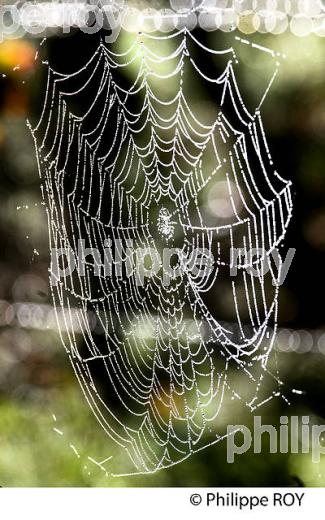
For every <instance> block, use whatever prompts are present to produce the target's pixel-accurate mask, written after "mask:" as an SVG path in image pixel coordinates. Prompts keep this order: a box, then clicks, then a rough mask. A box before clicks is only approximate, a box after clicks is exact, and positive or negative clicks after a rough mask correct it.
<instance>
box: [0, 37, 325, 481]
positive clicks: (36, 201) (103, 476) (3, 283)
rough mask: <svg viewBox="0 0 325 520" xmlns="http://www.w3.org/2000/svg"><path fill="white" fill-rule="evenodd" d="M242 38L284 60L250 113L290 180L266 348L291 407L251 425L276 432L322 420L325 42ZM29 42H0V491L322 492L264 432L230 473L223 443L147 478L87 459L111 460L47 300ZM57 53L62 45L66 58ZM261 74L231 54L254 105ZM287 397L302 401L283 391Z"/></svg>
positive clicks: (40, 81)
mask: <svg viewBox="0 0 325 520" xmlns="http://www.w3.org/2000/svg"><path fill="white" fill-rule="evenodd" d="M238 34H239V36H242V34H241V33H238ZM235 35H236V32H235V33H234V34H232V35H225V34H222V33H221V32H220V31H219V32H218V31H217V32H214V33H206V34H205V35H204V38H205V40H206V42H207V43H208V44H209V45H211V46H212V47H217V46H219V47H220V48H222V47H224V46H225V45H227V44H228V43H229V41H230V40H231V38H234V36H235ZM86 38H89V37H88V36H87V37H86ZM249 38H250V39H251V41H254V42H257V43H260V44H262V45H266V46H268V47H271V48H272V49H275V50H278V51H280V52H282V53H284V54H285V55H286V59H285V60H283V63H282V66H281V70H280V75H279V77H278V78H277V80H276V82H275V83H274V85H273V88H272V90H271V92H270V94H269V97H268V99H267V101H266V102H265V104H264V105H263V111H262V116H263V120H264V126H265V128H266V131H267V136H268V139H269V144H270V148H271V152H272V155H273V157H274V159H275V162H276V165H277V169H278V171H279V172H280V174H281V175H283V176H284V177H285V178H287V179H291V180H292V181H293V185H294V215H293V220H292V223H291V225H290V228H289V232H288V236H287V239H286V247H285V249H287V248H289V247H295V248H296V249H297V252H296V256H295V259H294V262H293V265H292V266H291V269H290V271H289V275H288V277H287V279H286V282H285V286H284V287H282V288H281V291H280V315H279V327H280V333H279V335H278V339H277V342H276V345H275V349H276V363H277V367H278V369H279V372H280V374H281V379H282V380H283V381H284V382H285V387H286V389H287V393H289V394H290V402H291V405H290V406H286V405H285V403H284V402H283V401H277V400H273V401H271V402H270V404H269V405H268V406H266V407H265V408H263V409H262V418H263V422H264V423H268V424H274V425H278V424H279V417H280V415H288V416H294V415H297V416H299V417H301V416H302V415H308V416H310V417H311V418H312V419H311V420H312V421H314V422H315V423H316V424H323V423H325V406H324V398H323V395H324V392H325V378H324V369H325V318H324V303H323V296H324V294H325V277H324V275H323V268H324V260H325V173H324V169H325V146H324V139H325V40H324V39H322V38H321V37H318V36H307V37H304V38H299V37H296V36H293V35H292V34H291V33H290V32H285V33H284V34H282V35H278V36H272V35H255V34H254V35H251V36H250V37H249ZM38 45H39V41H38V40H36V39H35V40H28V39H19V40H7V41H5V42H3V43H1V44H0V73H1V74H2V75H3V77H2V80H1V82H0V172H1V176H0V251H1V256H0V258H1V259H0V485H1V486H205V485H207V486H237V485H238V486H271V485H279V486H281V485H283V486H284V485H309V486H324V485H325V460H323V459H322V460H321V462H320V463H318V464H315V463H313V462H312V460H311V454H301V453H298V454H269V453H268V451H269V450H268V439H267V436H266V437H265V439H264V441H265V442H263V449H262V453H261V454H254V453H253V452H252V450H250V451H248V452H247V453H246V454H245V455H242V456H240V457H237V458H236V459H235V463H234V464H227V463H226V444H225V442H221V443H219V444H217V445H215V446H213V447H210V448H207V449H206V450H203V451H202V452H200V453H197V454H195V455H194V456H193V457H191V458H190V459H189V460H187V461H186V462H184V463H182V464H179V465H177V466H175V467H173V468H171V469H167V470H163V471H160V472H157V473H156V474H154V475H148V476H134V477H119V478H113V477H111V476H110V475H109V460H108V461H107V462H105V463H103V464H102V467H99V466H98V464H96V462H99V461H104V460H106V459H107V458H108V457H110V456H112V455H114V446H113V444H112V442H111V441H110V440H109V439H108V438H107V437H106V436H105V434H104V432H103V431H102V430H101V428H100V426H99V425H98V424H97V422H96V420H95V418H94V417H93V415H92V413H91V412H90V410H89V409H88V406H87V405H86V402H85V401H84V399H83V396H82V392H81V390H80V389H79V386H78V384H77V381H76V380H75V378H74V376H73V372H72V369H71V366H70V364H69V361H68V359H67V358H66V356H65V354H64V351H63V348H62V347H61V342H60V338H59V333H58V330H57V328H56V322H55V319H54V313H53V309H52V306H51V299H50V296H49V287H48V272H47V269H48V265H49V254H48V231H47V221H46V214H45V209H44V205H43V202H42V199H41V195H40V188H39V176H38V170H37V164H36V159H35V153H34V145H33V141H32V137H31V135H30V132H29V130H28V128H27V126H26V118H33V117H34V116H36V111H37V110H38V104H39V100H40V99H42V96H43V94H44V88H45V77H44V75H43V72H42V71H41V70H40V67H39V66H38V62H37V61H35V60H34V56H35V51H36V49H37V47H38ZM66 45H71V46H72V47H71V48H72V50H71V52H70V54H69V53H67V55H66V56H64V54H65V49H66ZM82 46H84V47H82ZM86 47H87V39H85V38H81V37H79V36H78V35H76V34H75V35H72V36H69V37H65V38H64V39H63V38H57V37H54V36H53V37H52V38H50V39H48V40H47V41H46V42H45V44H44V45H43V47H42V53H43V56H47V55H49V56H51V57H53V56H54V57H56V56H59V57H61V58H62V56H64V59H65V60H66V61H67V62H68V61H69V60H71V56H72V53H73V49H74V50H76V49H79V52H78V59H81V58H82V56H83V51H86ZM62 59H63V58H62ZM17 64H19V67H18V68H16V65H17ZM14 69H15V70H14ZM267 73H268V71H266V70H265V63H264V61H261V63H259V62H258V60H256V59H252V55H251V54H250V48H249V47H247V48H245V46H243V47H242V51H241V54H240V65H239V78H240V86H241V91H242V95H243V98H244V99H245V100H247V102H248V104H251V105H252V106H253V105H254V103H255V104H256V99H258V98H259V93H260V85H261V83H264V81H265V77H267V78H268V77H269V76H268V74H267ZM223 307H224V308H223V311H224V318H225V319H227V320H228V321H231V318H232V317H231V315H229V312H227V298H226V297H224V303H223ZM290 388H298V389H299V390H301V391H302V392H303V393H302V395H297V394H291V393H290ZM228 420H229V421H230V422H232V421H233V423H234V424H237V423H238V422H239V423H240V424H248V425H249V424H251V422H252V417H251V416H250V414H249V413H248V411H245V410H242V411H240V412H238V414H237V415H236V417H234V418H231V417H228ZM75 450H77V452H78V456H77V455H76V451H75ZM104 468H105V469H104ZM106 469H107V473H106Z"/></svg>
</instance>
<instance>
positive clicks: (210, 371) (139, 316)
mask: <svg viewBox="0 0 325 520" xmlns="http://www.w3.org/2000/svg"><path fill="white" fill-rule="evenodd" d="M122 35H123V33H122ZM122 35H120V39H121V38H122V37H123V36H122ZM129 38H131V37H129ZM237 43H239V44H241V45H245V44H248V42H247V41H243V42H240V41H239V39H238V38H237ZM122 47H123V45H122V44H121V45H120V46H118V42H117V45H116V47H112V46H111V47H110V48H107V47H106V46H105V45H104V44H103V43H100V44H99V46H98V48H97V49H96V51H95V52H94V54H93V55H92V57H91V58H90V59H89V61H88V62H87V63H86V64H85V66H84V67H82V68H81V69H80V70H78V71H77V72H75V73H73V74H69V75H68V74H62V73H58V72H56V71H54V70H53V69H52V68H51V67H50V66H49V64H48V63H47V62H44V63H45V65H46V67H47V68H48V83H47V91H46V97H45V102H44V108H43V112H42V115H41V118H40V120H39V122H38V124H37V126H36V127H34V128H33V129H32V133H33V137H34V140H35V147H36V152H37V158H38V163H39V169H40V175H41V178H42V190H43V196H44V200H45V202H46V207H47V213H48V222H49V237H50V247H51V249H52V248H71V249H72V250H74V251H76V250H77V249H78V241H79V240H80V239H82V240H84V243H85V247H93V248H97V249H98V250H99V251H101V252H102V253H103V255H104V257H105V255H106V257H107V256H108V255H109V254H110V249H109V248H108V247H107V244H113V246H112V247H114V244H115V243H116V242H117V241H119V244H120V245H121V247H122V253H120V256H119V257H118V258H116V257H114V255H112V256H113V260H112V259H111V257H110V260H112V273H111V275H110V276H104V275H103V273H102V272H101V273H100V275H98V271H97V275H96V276H95V274H96V270H97V269H98V265H97V264H98V262H97V259H96V258H93V257H92V256H88V257H87V258H86V266H85V269H86V270H85V276H81V275H80V272H78V271H75V272H74V274H73V275H72V276H70V277H66V278H64V279H63V280H62V279H60V280H57V283H55V284H53V286H52V292H53V299H54V303H55V307H56V309H57V312H58V314H59V313H60V320H61V323H62V319H63V320H64V322H65V329H66V331H67V333H66V336H64V335H62V342H63V344H64V347H65V349H66V351H67V353H68V355H69V358H70V361H71V363H72V366H73V368H74V371H75V374H76V376H77V378H78V380H79V383H80V385H81V388H82V390H83V392H84V395H85V397H86V399H87V401H88V403H89V405H90V407H91V408H92V410H93V413H94V414H95V416H96V417H97V419H98V421H99V422H100V424H101V425H102V427H103V428H104V430H105V431H106V433H107V434H108V435H109V436H110V437H111V438H112V439H113V440H114V441H115V443H116V445H117V446H118V447H119V448H121V449H122V453H126V454H127V456H128V458H129V459H130V460H131V461H132V468H131V469H129V467H128V466H126V465H125V467H124V464H125V463H124V462H123V463H121V465H122V468H119V470H121V469H122V471H124V473H126V472H127V473H148V472H155V471H157V470H159V469H161V468H164V467H168V466H172V465H173V464H175V463H177V462H180V461H182V460H184V459H186V458H187V457H189V456H190V455H191V454H192V453H194V452H196V451H198V450H201V449H203V448H204V447H206V446H209V445H211V444H214V443H215V442H217V441H219V440H220V439H222V438H224V435H225V431H224V427H225V424H226V416H225V410H228V411H230V414H231V410H232V409H234V410H237V409H238V404H239V406H240V408H241V407H243V406H245V407H248V409H249V410H252V411H254V410H256V409H257V408H258V407H259V406H261V404H263V403H265V402H268V401H269V400H270V399H272V398H273V397H275V396H281V395H282V394H281V392H280V389H279V387H280V384H281V383H280V382H279V380H278V378H277V377H276V376H273V375H271V374H270V373H269V370H268V368H267V364H268V358H269V355H270V352H271V350H272V345H273V340H274V337H275V334H276V317H277V296H278V285H277V284H276V283H275V284H273V286H272V284H271V288H272V290H271V293H272V294H271V296H270V290H269V288H267V287H266V285H267V284H269V282H270V280H267V277H266V276H263V274H262V273H261V275H260V276H257V277H256V276H252V275H251V274H248V272H247V266H248V261H247V258H248V257H245V255H244V256H241V257H240V260H239V265H238V271H237V274H236V276H234V277H231V278H230V277H229V268H230V267H231V266H232V265H233V264H234V262H235V260H234V258H233V257H232V255H233V253H232V251H233V249H232V248H233V247H241V248H242V249H244V250H247V251H248V250H250V249H252V248H263V249H264V250H265V251H266V254H267V255H269V254H270V253H271V252H272V251H273V250H274V248H276V247H277V246H279V245H280V244H281V242H282V240H283V238H284V235H285V232H286V228H287V226H288V223H289V220H290V216H291V211H292V201H291V195H290V186H291V185H290V182H287V181H285V180H284V179H282V178H281V177H280V175H279V174H278V173H277V172H276V170H275V169H274V165H273V162H272V158H271V155H270V152H269V149H268V145H267V141H266V137H265V133H264V130H263V124H262V120H261V113H260V108H261V105H262V103H263V101H264V99H265V97H266V95H267V93H268V91H269V88H270V86H271V84H272V81H273V80H274V77H275V76H276V74H277V70H278V66H279V64H278V61H277V60H278V56H277V55H276V53H274V52H273V51H269V50H267V49H262V48H260V51H261V52H266V53H267V54H268V55H269V56H270V58H271V59H273V60H274V63H275V73H274V75H273V77H272V79H271V81H270V84H269V85H268V88H267V89H266V91H265V95H264V96H263V98H262V101H261V103H260V105H259V106H258V108H257V109H256V110H255V112H254V113H250V112H249V110H248V108H247V107H246V106H245V104H244V102H243V99H242V97H241V95H240V91H239V87H238V83H237V80H236V65H237V64H238V60H237V57H236V53H235V50H234V48H229V49H225V50H213V49H211V48H208V47H207V46H205V45H204V44H203V43H201V42H200V41H199V39H198V38H196V37H195V36H194V34H192V33H191V32H189V31H188V30H187V29H182V30H180V31H178V32H175V33H174V34H171V35H162V36H159V35H153V34H150V35H149V34H141V33H139V34H137V35H135V36H134V37H133V40H132V42H131V43H128V44H127V48H126V49H125V50H122ZM211 63H214V64H215V67H211V66H210V65H211ZM217 67H219V70H220V71H221V72H218V73H217V74H216V69H217ZM211 70H212V73H211ZM213 73H214V74H213ZM198 83H200V85H202V86H203V88H210V89H212V88H213V96H214V100H215V105H214V106H213V107H212V108H211V106H210V108H209V110H208V111H206V112H208V113H204V117H203V112H202V111H201V112H200V114H202V117H201V118H199V117H198V116H197V115H196V113H197V112H198V111H199V110H198V107H199V108H202V107H200V104H199V103H200V102H201V100H199V98H198V97H197V92H196V88H195V85H196V84H198ZM81 107H82V108H81ZM220 180H222V181H223V184H222V185H223V189H224V190H225V189H226V198H227V200H228V205H229V207H231V208H232V211H231V218H230V217H229V218H228V220H222V219H221V221H220V219H218V218H216V217H215V218H214V222H211V215H210V217H209V218H210V221H208V220H207V216H206V210H205V206H204V200H205V199H204V197H205V196H206V193H207V192H208V191H209V190H211V189H214V186H215V184H216V183H217V182H219V181H220ZM168 215H169V217H170V218H169V217H168ZM166 219H167V220H166ZM168 219H169V220H168ZM171 222H172V223H173V224H171ZM166 223H167V228H168V233H167V232H166V233H164V230H166V229H167V228H165V227H164V226H165V224H166ZM130 244H132V248H131V247H130ZM167 246H168V247H173V246H177V247H179V246H180V248H181V250H182V252H183V253H184V254H185V255H187V257H188V256H189V254H190V253H191V251H193V250H195V249H196V248H205V249H207V250H209V251H211V252H213V254H214V258H215V265H214V269H213V272H212V273H211V272H210V271H209V272H205V271H204V274H203V275H202V273H201V276H198V275H197V274H195V272H194V273H193V270H191V269H190V268H189V266H187V268H186V269H184V271H183V272H182V274H181V276H178V277H174V278H173V277H171V280H170V283H169V285H168V286H166V285H165V284H164V283H163V280H162V273H161V271H159V272H158V273H157V274H155V275H154V276H151V277H148V278H146V279H145V281H144V285H143V286H141V285H139V283H137V278H136V276H134V275H132V276H130V275H125V273H122V274H121V269H122V267H121V266H122V265H125V263H127V262H131V260H132V258H133V255H134V250H136V249H137V248H139V247H141V248H148V247H151V248H156V249H162V248H163V247H167ZM245 258H246V260H245ZM255 267H256V268H257V269H259V264H258V263H257V264H256V265H255ZM52 275H53V273H52ZM225 275H226V277H227V280H228V281H229V284H230V287H231V294H232V302H231V305H232V308H233V311H234V315H235V316H236V323H234V324H233V325H232V326H226V325H225V323H224V322H222V321H221V320H218V319H217V318H216V313H215V311H214V307H213V302H214V301H217V300H218V299H221V300H222V298H223V293H222V285H220V282H219V278H220V276H223V278H224V277H225ZM271 278H273V281H274V279H275V277H274V276H273V277H271ZM268 287H269V286H268ZM220 288H221V289H220ZM211 302H212V303H211ZM75 308H77V313H76V314H75V313H74V309H75ZM243 308H245V309H246V314H245V315H243V314H242V309H243ZM245 316H246V317H245ZM76 320H77V321H78V325H79V330H80V333H82V337H83V343H82V345H80V340H79V339H78V336H77V335H76V333H75V329H76V327H75V321H76ZM72 322H74V326H72ZM268 379H270V380H271V381H272V386H273V388H274V387H275V389H273V390H270V385H269V383H267V380H268ZM265 388H267V389H268V390H267V392H266V393H265V391H264V389H265ZM268 392H269V393H268ZM234 403H238V404H237V408H235V404H234ZM124 450H125V451H124ZM123 460H124V459H123Z"/></svg>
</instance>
